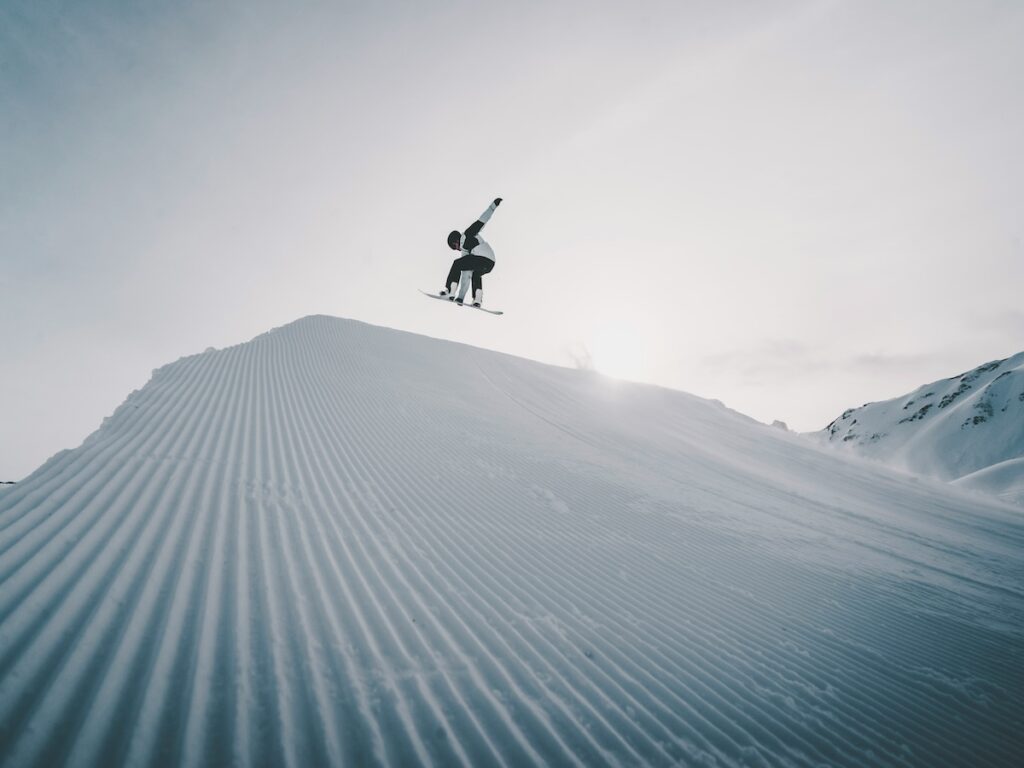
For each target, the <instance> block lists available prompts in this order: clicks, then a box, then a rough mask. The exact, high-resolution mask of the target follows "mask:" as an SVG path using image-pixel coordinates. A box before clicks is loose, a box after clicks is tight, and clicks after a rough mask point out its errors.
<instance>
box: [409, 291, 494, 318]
mask: <svg viewBox="0 0 1024 768" xmlns="http://www.w3.org/2000/svg"><path fill="white" fill-rule="evenodd" d="M418 290H419V292H420V293H422V294H423V295H424V296H429V297H430V298H431V299H437V300H438V301H443V302H445V303H447V304H452V305H454V306H456V307H466V308H467V309H479V310H480V311H481V312H486V313H487V314H489V315H504V314H505V313H504V312H503V311H501V310H500V309H487V307H474V306H473V305H472V304H465V303H464V304H459V303H458V302H456V301H454V300H452V299H449V298H448V297H447V296H441V295H440V294H437V293H427V292H426V291H424V290H423V289H422V288H420V289H418Z"/></svg>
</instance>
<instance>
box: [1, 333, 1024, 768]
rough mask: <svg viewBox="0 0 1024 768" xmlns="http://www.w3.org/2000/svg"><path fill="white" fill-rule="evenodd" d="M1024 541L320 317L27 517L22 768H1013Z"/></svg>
mask: <svg viewBox="0 0 1024 768" xmlns="http://www.w3.org/2000/svg"><path fill="white" fill-rule="evenodd" d="M1022 553H1024V522H1022V516H1021V514H1020V510H1019V509H1016V508H1014V507H1011V506H1009V505H1004V504H1001V503H999V502H997V501H995V500H989V499H988V498H986V497H983V496H978V495H975V494H972V493H969V492H964V491H960V490H958V489H957V488H955V487H953V486H950V485H946V484H942V483H938V482H933V481H928V480H918V479H915V478H913V477H907V476H904V475H898V474H895V473H891V472H889V471H888V470H886V469H885V468H884V467H881V466H877V465H873V464H871V463H869V462H863V461H857V460H851V459H848V458H846V457H844V456H841V455H837V454H836V453H835V452H832V451H828V450H825V449H823V448H821V447H820V446H816V445H812V444H809V443H808V441H807V440H806V439H803V438H801V437H799V436H795V435H792V434H789V433H786V432H783V431H782V430H779V429H772V428H770V427H766V426H763V425H760V424H757V423H756V422H754V421H752V420H750V419H748V418H746V417H743V416H741V415H739V414H737V413H734V412H732V411H729V410H727V409H726V408H724V407H722V406H721V405H719V404H716V403H713V402H709V401H705V400H701V399H699V398H696V397H692V396H690V395H686V394H683V393H680V392H674V391H670V390H665V389H660V388H657V387H652V386H644V385H635V384H625V383H621V382H614V381H611V380H608V379H605V378H603V377H601V376H599V375H597V374H594V373H591V372H585V371H575V370H568V369H561V368H555V367H551V366H545V365H541V364H539V363H534V362H531V361H528V360H522V359H518V358H514V357H509V356H506V355H501V354H498V353H494V352H489V351H484V350H480V349H474V348H472V347H467V346H463V345H459V344H454V343H451V342H443V341H438V340H434V339H428V338H425V337H421V336H416V335H412V334H407V333H400V332H397V331H391V330H386V329H382V328H375V327H373V326H367V325H363V324H361V323H357V322H353V321H346V320H339V319H334V318H329V317H322V316H318V317H309V318H305V319H303V320H300V321H297V322H295V323H293V324H291V325H288V326H286V327H283V328H279V329H276V330H275V331H272V332H270V333H267V334H264V335H262V336H260V337H258V338H256V339H254V340H253V341H251V342H249V343H246V344H241V345H239V346H235V347H231V348H228V349H223V350H217V351H208V352H206V353H204V354H201V355H196V356H193V357H188V358H185V359H182V360H180V361H178V362H176V363H174V364H172V365H168V366H166V367H164V368H161V369H160V370H158V371H156V372H155V374H154V376H153V379H152V380H151V381H150V382H149V384H147V385H146V386H145V387H144V388H143V389H141V390H139V391H138V392H134V393H132V395H131V396H130V397H129V398H128V399H127V401H126V402H125V403H124V404H123V405H122V406H121V407H120V408H119V409H118V410H117V411H116V412H115V413H114V414H113V416H112V417H111V418H109V419H108V420H107V421H106V422H105V423H104V424H103V426H102V427H101V428H100V429H99V430H98V431H97V432H96V433H95V434H94V435H92V436H91V437H90V438H89V439H88V440H87V441H86V442H85V443H84V444H83V445H82V446H81V447H79V448H77V449H75V450H71V451H65V452H62V453H60V454H58V455H57V456H55V457H54V458H53V459H51V460H50V461H49V462H47V463H46V464H45V465H43V466H42V467H41V468H40V469H39V470H37V471H36V472H35V473H33V474H32V475H31V476H30V477H29V478H27V479H26V480H25V481H23V482H21V483H19V484H18V485H16V486H13V487H9V488H8V489H7V490H5V491H4V492H3V493H2V494H0V762H2V763H3V764H4V765H8V766H27V765H47V766H50V765H60V764H68V765H104V766H107V765H118V764H130V765H148V764H158V763H159V764H187V765H223V764H230V763H236V764H241V765H257V764H259V765H294V766H312V765H328V764H330V765H358V766H362V765H370V764H390V765H403V766H404V765H419V764H423V765H426V764H433V765H446V766H447V765H468V764H474V765H508V766H521V765H588V766H590V765H677V764H681V765H708V766H710V765H715V766H733V765H735V766H739V765H743V766H785V765H830V766H842V765H850V766H853V765H857V766H862V765H886V766H938V765H942V766H957V765H962V766H969V765H970V766H973V765H987V766H998V765H1005V766H1010V765H1019V764H1020V763H1019V758H1020V755H1021V754H1024V730H1022V728H1024V699H1022V697H1021V691H1024V662H1022V659H1024V595H1022V592H1024V555H1022Z"/></svg>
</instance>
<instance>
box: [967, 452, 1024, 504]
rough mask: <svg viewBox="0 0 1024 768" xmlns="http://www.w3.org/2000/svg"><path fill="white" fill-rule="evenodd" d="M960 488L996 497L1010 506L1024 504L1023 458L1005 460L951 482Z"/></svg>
mask: <svg viewBox="0 0 1024 768" xmlns="http://www.w3.org/2000/svg"><path fill="white" fill-rule="evenodd" d="M953 483H954V484H955V485H958V486H960V487H961V488H971V489H972V490H976V491H981V492H983V493H988V494H991V495H992V496H998V497H999V498H1001V499H1003V500H1004V501H1007V502H1010V503H1012V504H1024V458H1019V459H1007V460H1006V461H1001V462H999V463H998V464H993V465H992V466H991V467H985V468H984V469H979V470H978V471H977V472H972V473H971V474H969V475H964V476H963V477H961V478H958V479H956V480H954V481H953Z"/></svg>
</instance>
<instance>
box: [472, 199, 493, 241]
mask: <svg viewBox="0 0 1024 768" xmlns="http://www.w3.org/2000/svg"><path fill="white" fill-rule="evenodd" d="M499 205H501V198H500V197H496V198H494V202H493V203H491V204H490V205H489V206H487V210H486V211H484V212H483V213H481V214H480V218H479V219H477V220H476V221H474V222H473V223H472V224H470V225H469V226H468V227H466V237H475V236H476V235H477V234H478V233H479V232H480V230H481V229H483V228H484V224H486V223H487V222H488V221H490V220H491V216H492V215H494V211H495V209H497V207H498V206H499Z"/></svg>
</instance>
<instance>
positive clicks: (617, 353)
mask: <svg viewBox="0 0 1024 768" xmlns="http://www.w3.org/2000/svg"><path fill="white" fill-rule="evenodd" d="M588 347H589V349H590V354H591V359H592V361H593V365H594V369H595V370H597V371H599V372H600V373H603V374H605V375H606V376H611V377H613V378H616V379H629V380H632V381H640V380H643V379H645V378H646V376H647V367H648V366H647V350H646V344H644V343H643V342H642V340H641V339H640V338H638V336H637V334H633V333H629V332H627V331H625V330H621V329H615V330H607V331H604V332H603V333H600V334H596V335H595V336H594V338H593V339H592V340H591V342H590V344H589V345H588Z"/></svg>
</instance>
